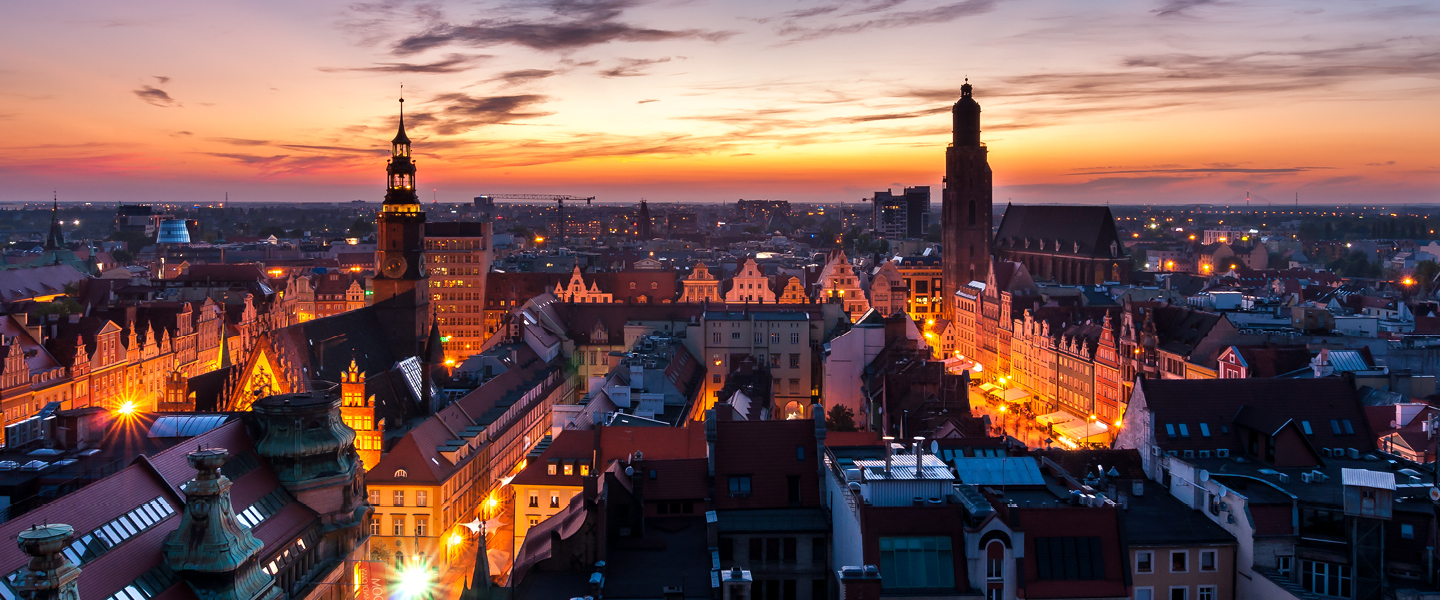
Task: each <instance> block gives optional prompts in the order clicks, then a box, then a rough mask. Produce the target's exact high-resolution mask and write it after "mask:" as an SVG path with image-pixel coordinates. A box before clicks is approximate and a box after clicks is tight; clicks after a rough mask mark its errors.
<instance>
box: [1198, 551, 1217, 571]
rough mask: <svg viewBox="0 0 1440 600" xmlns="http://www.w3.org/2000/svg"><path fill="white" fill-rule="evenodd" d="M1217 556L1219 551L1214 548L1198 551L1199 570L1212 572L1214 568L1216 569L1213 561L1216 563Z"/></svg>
mask: <svg viewBox="0 0 1440 600" xmlns="http://www.w3.org/2000/svg"><path fill="white" fill-rule="evenodd" d="M1218 557H1219V552H1218V551H1216V550H1201V551H1200V570H1201V571H1206V572H1213V571H1215V569H1216V566H1215V563H1216V561H1217V559H1218Z"/></svg>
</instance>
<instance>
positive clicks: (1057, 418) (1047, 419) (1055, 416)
mask: <svg viewBox="0 0 1440 600" xmlns="http://www.w3.org/2000/svg"><path fill="white" fill-rule="evenodd" d="M1035 420H1036V421H1037V422H1039V423H1040V424H1041V425H1049V424H1053V425H1055V426H1056V427H1059V426H1060V425H1062V424H1064V423H1067V422H1070V421H1073V420H1075V415H1072V414H1070V413H1067V412H1065V411H1059V412H1053V413H1046V414H1043V415H1040V416H1038V417H1035Z"/></svg>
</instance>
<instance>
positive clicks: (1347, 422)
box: [1340, 419, 1355, 434]
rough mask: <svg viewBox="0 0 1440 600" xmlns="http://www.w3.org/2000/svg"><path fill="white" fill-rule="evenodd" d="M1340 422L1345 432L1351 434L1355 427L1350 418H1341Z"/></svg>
mask: <svg viewBox="0 0 1440 600" xmlns="http://www.w3.org/2000/svg"><path fill="white" fill-rule="evenodd" d="M1340 424H1341V425H1342V426H1344V427H1345V433H1347V434H1353V433H1355V427H1354V426H1353V425H1351V424H1350V419H1341V420H1340Z"/></svg>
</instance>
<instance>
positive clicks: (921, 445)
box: [915, 435, 925, 479]
mask: <svg viewBox="0 0 1440 600" xmlns="http://www.w3.org/2000/svg"><path fill="white" fill-rule="evenodd" d="M922 458H925V436H921V435H917V436H915V478H916V479H924V478H925V470H924V469H923V468H921V465H922V464H923V461H921V460H920V459H922Z"/></svg>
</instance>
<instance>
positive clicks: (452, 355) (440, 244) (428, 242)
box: [425, 222, 494, 361]
mask: <svg viewBox="0 0 1440 600" xmlns="http://www.w3.org/2000/svg"><path fill="white" fill-rule="evenodd" d="M493 252H494V251H493V249H492V247H491V225H490V223H476V222H445V223H426V224H425V259H426V263H427V264H429V265H430V301H431V302H432V303H433V304H434V308H435V318H436V319H437V320H438V323H439V325H440V335H441V340H442V344H443V346H444V348H445V356H446V357H447V360H449V359H454V360H457V361H460V360H464V359H465V358H466V357H468V356H470V355H472V354H475V353H478V352H479V351H480V349H481V346H482V345H483V344H484V342H485V338H486V335H487V334H486V327H485V280H486V277H487V274H488V272H489V271H490V262H491V261H492V260H493V259H494V254H493Z"/></svg>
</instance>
